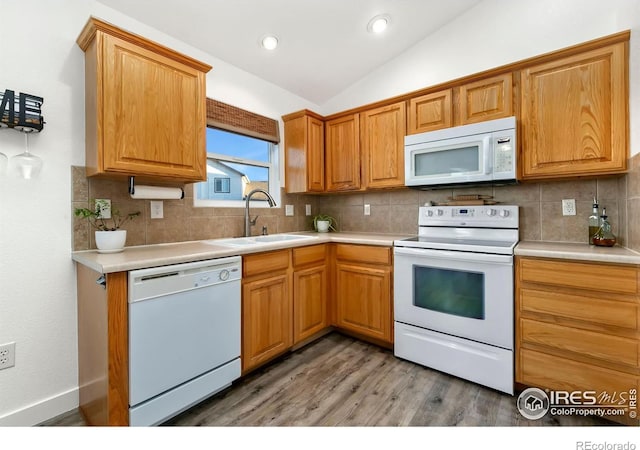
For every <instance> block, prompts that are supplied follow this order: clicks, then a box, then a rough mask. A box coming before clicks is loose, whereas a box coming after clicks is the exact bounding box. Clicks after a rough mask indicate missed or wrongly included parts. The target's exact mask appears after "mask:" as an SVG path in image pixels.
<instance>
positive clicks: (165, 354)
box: [129, 256, 242, 426]
mask: <svg viewBox="0 0 640 450" xmlns="http://www.w3.org/2000/svg"><path fill="white" fill-rule="evenodd" d="M241 268H242V260H241V258H240V257H239V256H234V257H229V258H220V259H215V260H208V261H197V262H193V263H185V264H177V265H171V266H163V267H154V268H151V269H142V270H133V271H130V272H129V424H130V425H131V426H147V425H157V424H159V423H162V422H164V421H166V420H167V419H169V418H171V417H173V416H175V415H177V414H179V413H180V412H182V411H184V410H185V409H187V408H189V407H190V406H192V405H194V404H196V403H198V402H200V401H201V400H203V399H205V398H207V397H209V396H211V395H213V394H215V393H216V392H218V391H220V390H222V389H224V388H225V387H227V386H229V385H230V384H231V382H232V381H233V380H235V379H236V378H238V377H240V280H241V276H242V270H241Z"/></svg>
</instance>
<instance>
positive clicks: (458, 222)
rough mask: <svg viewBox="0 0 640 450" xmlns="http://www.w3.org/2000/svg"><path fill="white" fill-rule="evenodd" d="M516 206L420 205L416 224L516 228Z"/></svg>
mask: <svg viewBox="0 0 640 450" xmlns="http://www.w3.org/2000/svg"><path fill="white" fill-rule="evenodd" d="M518 219H519V217H518V206H515V205H479V206H421V207H420V215H419V219H418V225H420V226H444V227H478V228H518V225H519V220H518Z"/></svg>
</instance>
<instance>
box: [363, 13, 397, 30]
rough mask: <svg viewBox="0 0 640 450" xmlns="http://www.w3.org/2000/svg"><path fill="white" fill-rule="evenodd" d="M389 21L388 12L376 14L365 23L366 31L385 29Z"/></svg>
mask: <svg viewBox="0 0 640 450" xmlns="http://www.w3.org/2000/svg"><path fill="white" fill-rule="evenodd" d="M389 23H391V18H390V17H389V15H388V14H380V15H377V16H375V17H374V18H373V19H371V20H370V21H369V23H368V24H367V31H368V32H369V33H382V32H383V31H384V30H386V29H387V27H388V26H389Z"/></svg>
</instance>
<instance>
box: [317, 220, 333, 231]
mask: <svg viewBox="0 0 640 450" xmlns="http://www.w3.org/2000/svg"><path fill="white" fill-rule="evenodd" d="M329 225H331V222H329V221H328V220H318V221H316V226H317V227H318V233H328V232H329Z"/></svg>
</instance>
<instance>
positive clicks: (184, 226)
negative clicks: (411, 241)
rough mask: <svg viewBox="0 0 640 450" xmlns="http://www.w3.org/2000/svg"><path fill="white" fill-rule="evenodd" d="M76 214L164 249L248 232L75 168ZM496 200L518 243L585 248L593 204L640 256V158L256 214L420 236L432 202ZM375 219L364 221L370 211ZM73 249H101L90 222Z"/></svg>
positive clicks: (80, 224) (188, 201)
mask: <svg viewBox="0 0 640 450" xmlns="http://www.w3.org/2000/svg"><path fill="white" fill-rule="evenodd" d="M71 174H72V181H73V183H72V186H73V193H72V202H71V207H72V210H73V208H76V207H88V205H89V200H90V199H95V198H109V199H111V200H112V203H113V204H114V205H115V206H117V207H118V208H119V209H120V210H121V211H122V212H123V213H128V212H134V211H140V212H141V213H142V214H141V216H140V217H139V218H137V219H135V220H134V221H133V222H129V223H128V224H127V225H126V226H125V227H124V228H126V229H127V231H128V233H127V245H128V246H131V245H143V244H158V243H166V242H180V241H191V240H201V239H215V238H222V237H234V236H240V235H242V233H243V227H244V210H243V209H242V208H200V207H198V208H196V207H194V206H193V189H192V188H191V186H190V185H187V186H185V198H184V199H182V200H165V201H164V217H165V218H164V219H151V218H150V211H149V209H150V204H149V201H148V200H133V199H131V198H130V196H129V194H128V191H127V189H128V185H127V181H126V180H106V179H95V178H89V179H87V178H86V177H85V173H84V167H72V168H71ZM464 194H485V195H492V196H493V198H494V200H496V201H497V202H499V203H502V204H514V205H518V206H520V239H521V240H542V241H560V242H585V243H586V242H587V234H588V233H587V218H588V216H589V215H590V214H591V209H592V208H591V205H592V202H593V198H594V197H596V198H597V199H598V203H599V204H600V207H601V208H602V207H606V208H607V215H608V216H609V220H610V222H611V225H612V228H613V233H614V234H615V235H616V236H617V238H618V242H619V243H620V244H621V245H624V246H626V247H629V248H631V249H634V250H637V251H640V154H638V155H635V157H633V158H631V159H630V161H629V173H628V174H626V175H623V176H616V177H598V178H590V179H582V178H580V179H575V180H570V181H545V182H538V183H521V184H518V185H513V186H501V187H482V188H467V189H445V190H431V191H420V190H412V189H399V190H395V191H379V192H366V193H362V192H359V193H341V194H324V195H300V194H286V193H285V192H284V190H283V192H282V201H281V204H280V205H279V207H278V208H268V209H260V210H258V211H252V215H253V214H259V215H260V217H259V218H258V222H257V224H256V226H255V227H254V228H253V231H254V234H256V233H259V232H260V230H261V229H262V226H263V225H266V226H267V227H268V230H269V233H283V232H292V231H304V230H310V229H311V228H312V226H311V218H310V217H307V216H305V215H304V212H305V204H310V205H312V212H313V214H318V213H323V214H329V215H331V216H333V217H334V218H335V219H336V220H337V222H338V230H340V231H355V232H373V233H396V234H409V235H410V234H415V233H417V221H418V207H419V206H420V205H423V204H424V203H426V202H428V201H432V202H443V201H446V200H447V199H448V197H452V196H455V195H464ZM562 199H575V201H576V212H577V214H576V215H575V216H563V215H562ZM285 204H291V205H294V211H295V215H294V216H285V215H284V207H283V206H282V205H285ZM365 204H368V205H370V212H371V213H370V215H368V216H365V215H364V205H365ZM73 248H74V250H85V249H90V248H95V243H94V241H93V232H92V230H91V229H90V226H89V224H88V223H87V221H86V220H81V219H77V218H76V219H74V223H73Z"/></svg>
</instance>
